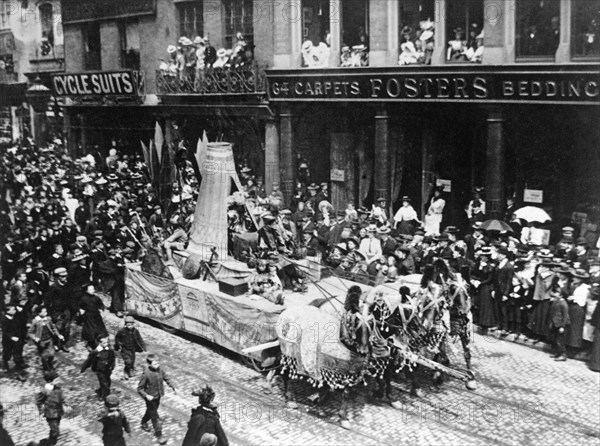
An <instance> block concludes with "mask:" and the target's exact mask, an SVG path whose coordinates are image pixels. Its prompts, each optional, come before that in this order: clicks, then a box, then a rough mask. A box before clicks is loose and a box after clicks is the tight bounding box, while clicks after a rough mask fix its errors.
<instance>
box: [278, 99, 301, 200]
mask: <svg viewBox="0 0 600 446" xmlns="http://www.w3.org/2000/svg"><path fill="white" fill-rule="evenodd" d="M279 117H280V121H279V122H280V124H279V126H280V135H281V136H280V151H279V159H280V165H281V181H280V184H281V191H282V192H283V197H284V199H285V203H286V205H288V206H289V204H290V201H291V199H292V196H293V195H294V186H295V184H296V171H297V170H296V159H295V150H294V129H293V118H294V117H293V115H292V110H291V109H290V107H289V106H286V107H284V108H283V109H282V112H281V113H280V115H279Z"/></svg>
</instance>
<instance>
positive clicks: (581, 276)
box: [571, 269, 590, 279]
mask: <svg viewBox="0 0 600 446" xmlns="http://www.w3.org/2000/svg"><path fill="white" fill-rule="evenodd" d="M571 275H572V276H573V277H577V278H578V279H589V278H590V275H589V274H588V273H587V272H586V271H585V270H584V269H576V270H575V271H573V272H572V273H571Z"/></svg>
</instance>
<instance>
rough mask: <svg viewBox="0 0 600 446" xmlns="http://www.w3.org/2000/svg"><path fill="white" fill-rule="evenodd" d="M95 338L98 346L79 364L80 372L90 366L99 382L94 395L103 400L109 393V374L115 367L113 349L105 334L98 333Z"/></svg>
mask: <svg viewBox="0 0 600 446" xmlns="http://www.w3.org/2000/svg"><path fill="white" fill-rule="evenodd" d="M96 340H97V341H98V347H96V348H95V349H94V350H92V351H91V352H90V354H89V355H88V357H87V359H86V360H85V362H84V363H83V365H82V366H81V373H83V372H85V371H86V370H87V368H88V367H90V366H91V368H92V371H94V372H96V376H97V377H98V383H99V384H100V388H99V389H98V390H96V395H98V398H99V399H101V400H104V399H105V398H106V397H107V396H108V395H109V394H110V375H111V373H112V371H113V369H114V368H115V351H114V350H113V349H112V348H110V344H109V342H108V335H107V334H99V335H98V337H97V338H96Z"/></svg>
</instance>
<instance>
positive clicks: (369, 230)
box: [367, 224, 377, 232]
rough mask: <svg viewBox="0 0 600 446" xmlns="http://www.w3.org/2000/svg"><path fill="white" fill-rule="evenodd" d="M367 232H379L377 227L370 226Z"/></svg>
mask: <svg viewBox="0 0 600 446" xmlns="http://www.w3.org/2000/svg"><path fill="white" fill-rule="evenodd" d="M367 232H377V225H374V224H370V225H369V226H367Z"/></svg>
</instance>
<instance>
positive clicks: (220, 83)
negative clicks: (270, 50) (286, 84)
mask: <svg viewBox="0 0 600 446" xmlns="http://www.w3.org/2000/svg"><path fill="white" fill-rule="evenodd" d="M156 90H157V93H158V95H159V96H172V95H185V96H193V95H201V96H219V97H222V96H234V97H236V96H256V97H258V98H261V97H263V96H265V97H266V76H265V72H264V70H263V69H260V68H259V66H258V65H257V64H253V65H248V66H241V67H231V68H207V69H204V70H194V71H187V72H184V73H183V74H182V75H178V74H177V73H175V72H172V71H169V70H157V71H156Z"/></svg>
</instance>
